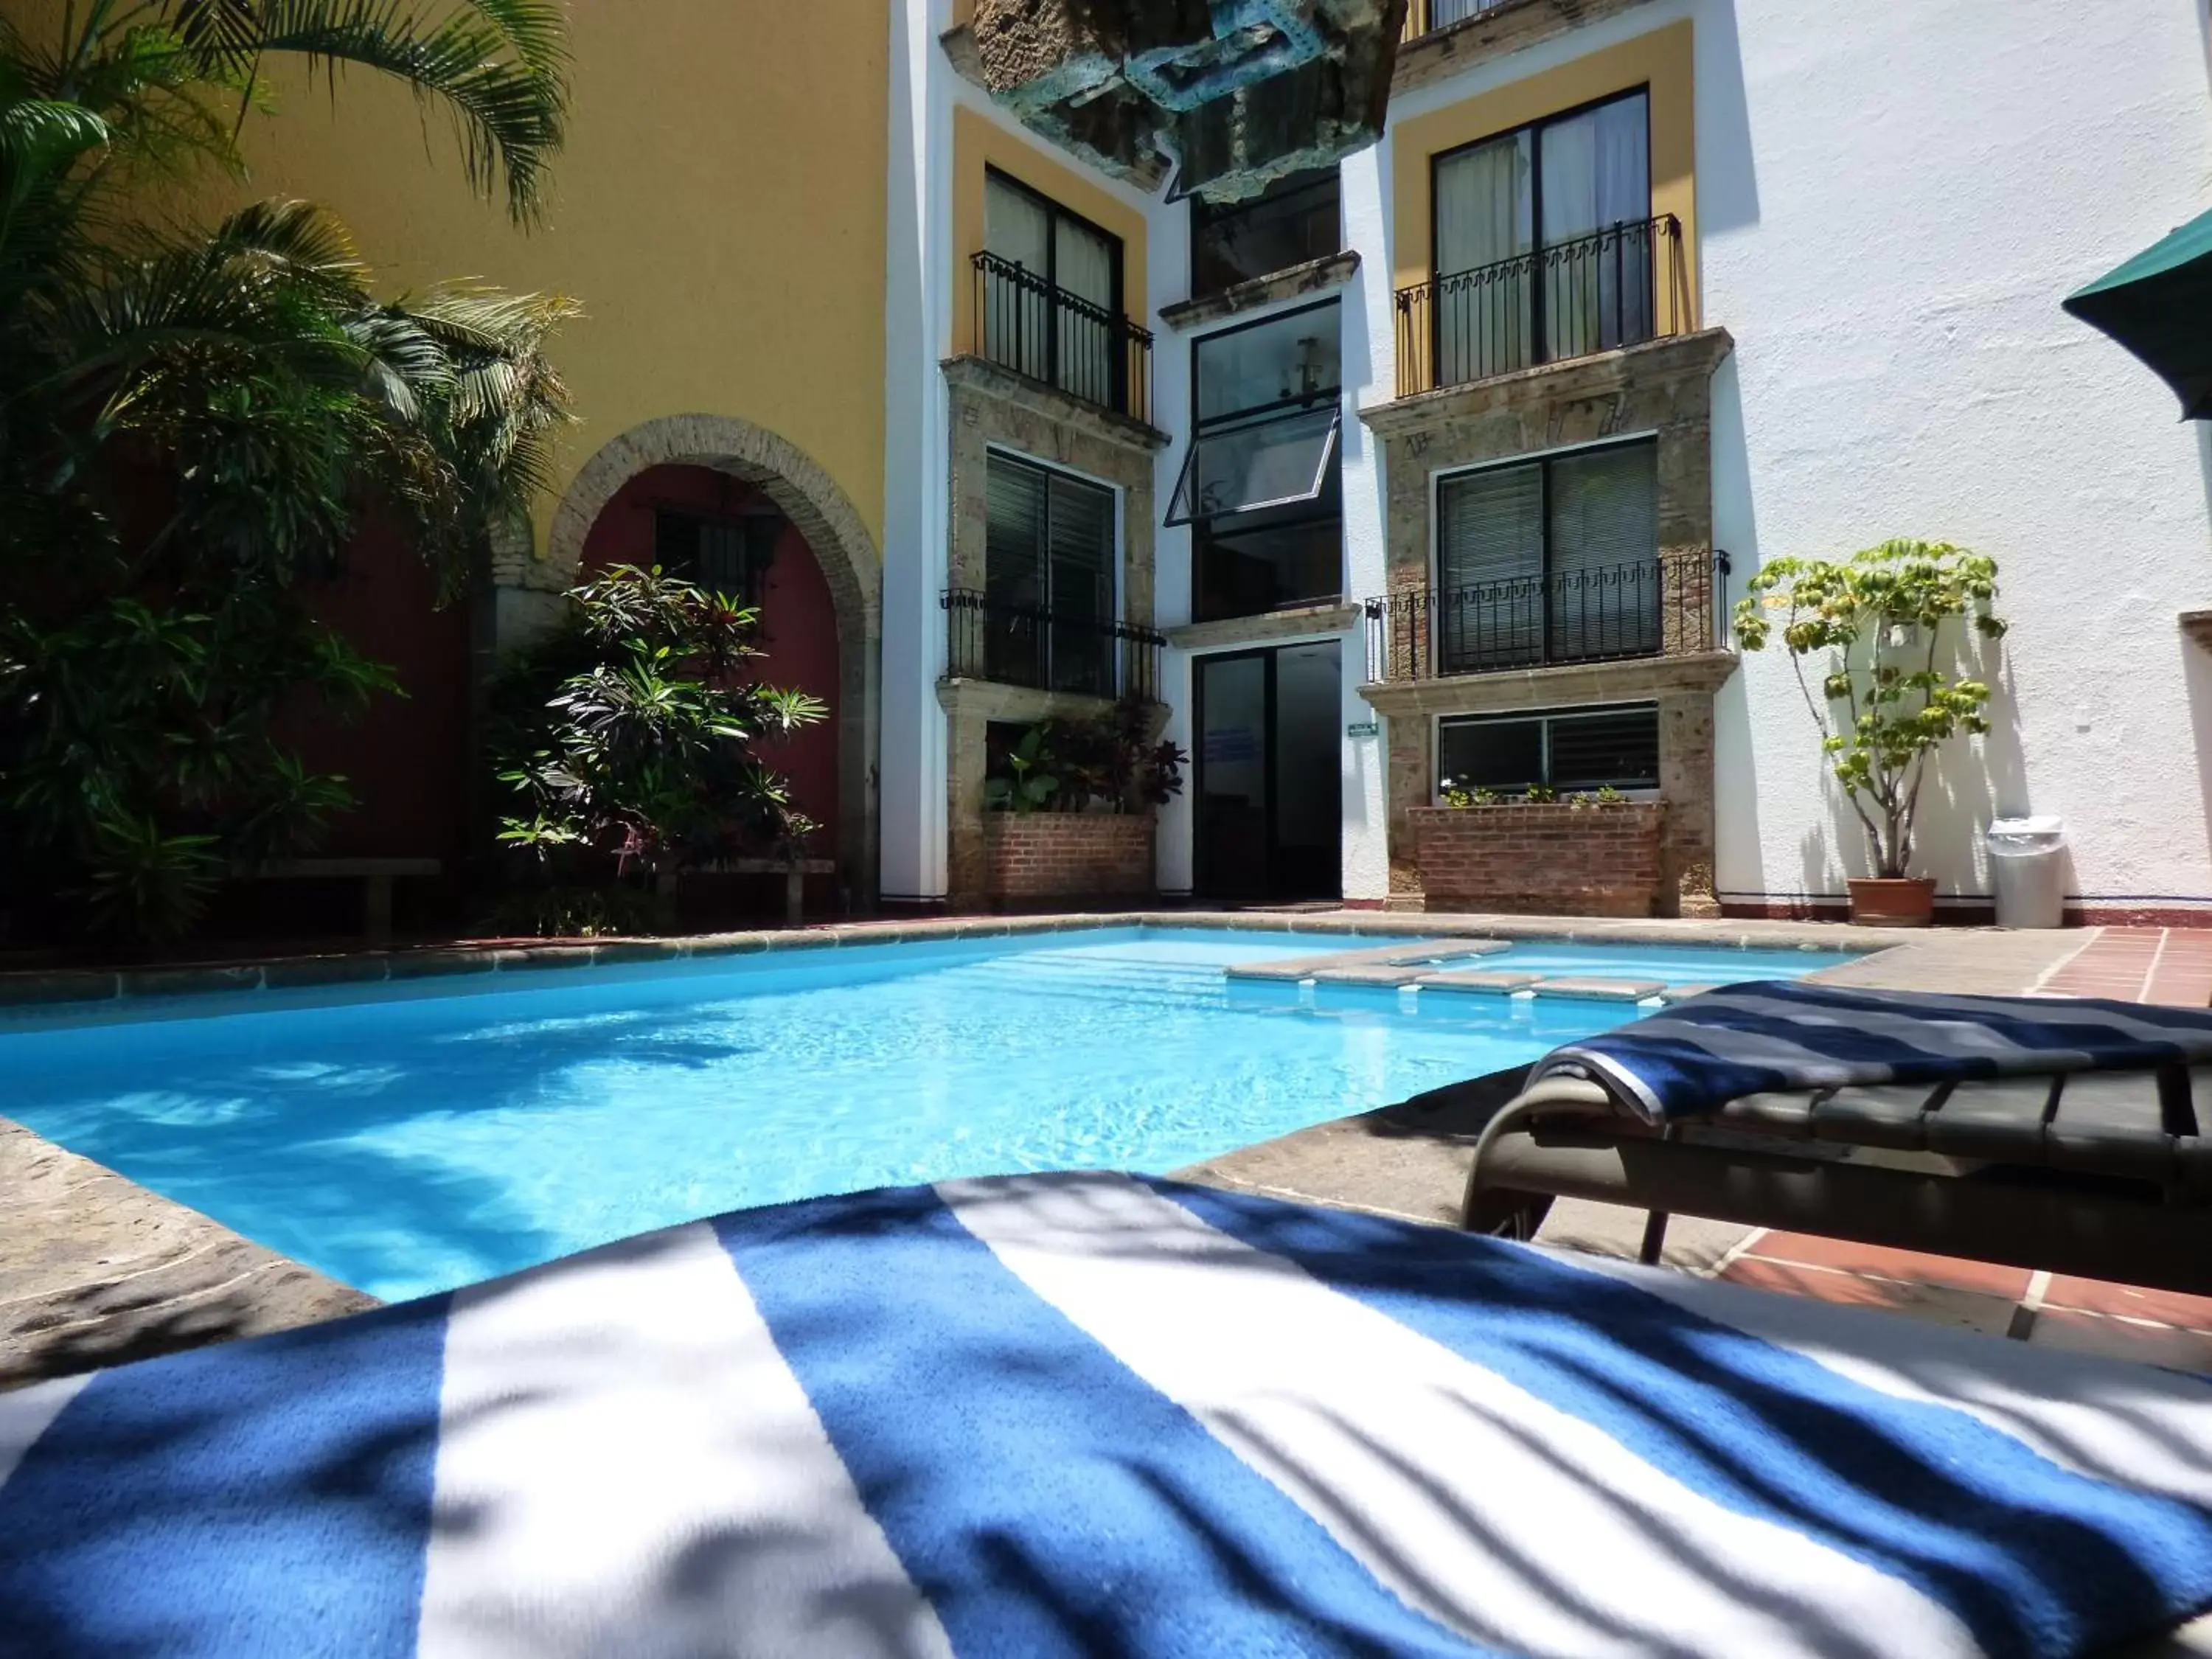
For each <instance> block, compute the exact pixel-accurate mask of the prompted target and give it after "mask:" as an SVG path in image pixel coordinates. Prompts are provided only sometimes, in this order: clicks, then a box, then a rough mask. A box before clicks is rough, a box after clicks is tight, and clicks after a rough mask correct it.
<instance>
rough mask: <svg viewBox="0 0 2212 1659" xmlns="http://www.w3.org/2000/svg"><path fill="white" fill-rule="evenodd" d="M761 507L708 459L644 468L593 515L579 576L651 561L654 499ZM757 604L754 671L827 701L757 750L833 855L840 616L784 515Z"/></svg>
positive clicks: (695, 507) (670, 503) (818, 842)
mask: <svg viewBox="0 0 2212 1659" xmlns="http://www.w3.org/2000/svg"><path fill="white" fill-rule="evenodd" d="M768 505H769V503H768V501H767V500H766V498H765V497H763V495H761V494H760V493H759V492H758V491H757V490H755V489H752V488H751V487H750V486H749V485H746V484H743V483H738V481H737V480H736V479H734V478H732V477H727V476H726V475H725V474H723V473H720V472H717V471H714V470H713V469H712V468H711V467H703V466H655V467H648V468H647V470H646V471H643V472H641V473H639V474H638V475H637V477H635V478H632V479H631V480H630V481H629V483H626V484H624V485H623V487H622V489H620V490H618V491H617V492H616V495H615V498H614V499H613V500H612V501H609V502H608V503H607V504H606V506H605V508H604V509H602V510H601V512H600V513H599V518H598V520H596V521H594V522H593V524H592V530H591V534H590V535H589V536H587V537H586V538H585V540H584V557H583V574H586V575H590V574H595V573H597V572H599V571H601V570H604V569H605V568H606V567H607V566H609V565H611V564H635V565H641V566H650V565H651V564H652V563H653V508H654V507H680V508H684V509H685V510H687V511H690V512H694V513H700V514H702V515H703V516H709V517H711V516H714V515H715V514H718V513H743V512H744V511H746V510H747V509H748V508H749V507H752V508H757V507H767V506H768ZM760 611H761V638H760V644H761V647H762V648H763V650H764V651H765V652H766V653H768V654H767V655H766V656H765V657H763V659H760V660H759V661H758V662H757V663H756V664H755V665H754V667H755V668H756V669H757V671H758V673H759V677H760V678H761V679H763V680H764V681H766V682H767V683H768V684H770V685H779V686H795V687H797V688H798V689H799V690H802V691H811V692H812V693H813V694H814V696H817V697H819V698H820V699H821V700H822V701H823V703H824V704H826V705H827V706H828V708H829V714H828V715H827V717H826V718H825V719H824V720H823V721H822V723H821V724H820V725H818V726H809V727H807V728H806V729H805V731H803V732H799V734H798V735H797V736H796V737H794V738H792V739H791V740H790V741H789V742H787V743H783V744H763V745H762V746H761V749H760V751H759V752H760V756H761V758H762V759H763V761H765V762H766V763H768V764H769V765H770V766H772V767H774V768H775V769H776V770H777V771H779V772H781V773H782V774H783V775H784V776H785V777H786V778H787V779H788V780H789V781H790V784H791V798H792V800H793V803H794V804H796V805H797V806H798V807H799V810H800V811H803V812H805V814H806V815H807V817H811V818H812V819H813V820H814V821H815V822H816V823H819V824H820V825H822V829H821V830H820V831H819V832H818V833H817V835H816V836H815V838H814V851H815V852H817V854H822V855H823V856H829V855H832V854H835V852H836V823H837V616H836V611H835V609H834V608H833V607H832V605H831V604H830V601H829V583H828V582H827V581H825V580H823V575H822V567H821V565H820V564H818V563H817V562H816V561H815V557H814V551H813V550H812V549H811V548H810V547H809V546H807V544H806V538H805V537H804V536H802V535H800V534H799V532H798V531H797V530H795V529H794V528H793V527H792V526H790V525H789V524H786V525H785V526H784V529H783V535H782V538H781V540H779V541H778V542H777V543H776V549H775V563H774V564H773V565H772V566H770V567H769V573H768V580H767V582H766V583H765V585H764V586H763V590H762V593H761V602H760Z"/></svg>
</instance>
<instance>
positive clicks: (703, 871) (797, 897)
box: [660, 859, 837, 927]
mask: <svg viewBox="0 0 2212 1659" xmlns="http://www.w3.org/2000/svg"><path fill="white" fill-rule="evenodd" d="M690 871H691V872H692V873H695V874H697V875H702V876H781V877H782V878H783V919H784V921H786V922H787V923H789V924H790V925H791V926H792V927H798V926H799V922H800V921H801V920H802V919H803V917H804V916H805V909H806V878H807V877H809V876H834V875H836V873H837V860H835V859H716V860H714V861H713V862H712V863H709V864H695V865H692V866H690ZM660 890H661V891H662V892H664V893H672V892H674V891H675V890H676V874H675V872H669V873H666V874H664V875H663V876H662V877H661V883H660Z"/></svg>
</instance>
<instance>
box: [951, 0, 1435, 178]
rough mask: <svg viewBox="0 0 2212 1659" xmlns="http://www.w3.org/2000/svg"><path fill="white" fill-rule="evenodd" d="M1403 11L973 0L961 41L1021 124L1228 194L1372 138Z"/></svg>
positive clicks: (1251, 1) (1379, 5) (1257, 2)
mask: <svg viewBox="0 0 2212 1659" xmlns="http://www.w3.org/2000/svg"><path fill="white" fill-rule="evenodd" d="M1405 21H1406V0H976V3H975V21H974V23H973V25H972V33H971V40H972V46H973V63H974V65H975V72H976V74H977V75H978V76H979V78H980V79H981V82H982V83H983V85H984V87H985V88H987V90H988V91H989V92H990V94H991V95H992V97H993V98H994V99H995V100H998V102H999V103H1000V104H1001V105H1003V106H1005V107H1006V109H1007V110H1009V111H1010V112H1012V113H1013V114H1014V115H1015V116H1016V117H1017V118H1019V119H1020V120H1021V122H1022V123H1023V124H1024V125H1026V126H1028V127H1029V128H1030V129H1031V130H1032V131H1036V132H1037V133H1039V134H1041V135H1042V136H1043V137H1047V138H1049V139H1050V140H1052V142H1053V143H1056V144H1060V145H1061V146H1063V147H1064V148H1066V149H1071V150H1073V151H1074V152H1075V153H1076V154H1078V155H1081V156H1083V157H1084V158H1085V160H1087V161H1091V162H1092V163H1093V164H1094V165H1096V166H1097V167H1101V168H1103V169H1104V170H1105V171H1106V172H1108V173H1113V174H1115V176H1116V177H1119V178H1122V179H1128V180H1129V181H1131V182H1132V183H1134V184H1137V185H1141V186H1142V187H1144V188H1146V189H1148V190H1149V189H1154V188H1157V187H1158V185H1159V184H1160V182H1161V180H1162V179H1164V178H1165V177H1166V176H1167V173H1168V170H1169V168H1170V167H1171V166H1172V167H1177V168H1178V169H1179V172H1178V180H1177V188H1178V191H1180V192H1181V193H1184V194H1191V195H1200V196H1203V197H1206V199H1208V200H1209V201H1215V202H1231V201H1237V200H1240V199H1243V198H1244V197H1251V196H1255V195H1257V194H1258V193H1259V192H1260V191H1262V190H1264V189H1266V188H1267V185H1270V184H1272V183H1273V182H1274V181H1275V180H1277V179H1284V178H1287V177H1289V176H1290V175H1291V174H1292V173H1301V172H1304V171H1305V170H1306V169H1308V168H1310V167H1326V166H1328V165H1330V164H1332V163H1334V162H1335V161H1338V160H1339V159H1340V158H1341V157H1343V156H1345V155H1350V154H1351V153H1352V152H1353V151H1354V150H1357V149H1364V147H1365V146H1367V145H1369V144H1371V143H1374V142H1375V140H1376V137H1379V136H1380V135H1381V133H1382V131H1383V115H1384V113H1385V111H1386V109H1387V107H1388V105H1389V94H1390V73H1391V70H1392V68H1393V67H1394V66H1395V63H1396V61H1397V49H1398V38H1399V35H1400V34H1401V32H1402V31H1403V29H1404V27H1405ZM950 44H951V43H950V42H949V41H948V45H950ZM960 44H961V50H960V52H959V54H958V56H959V57H960V58H966V57H967V51H966V48H967V46H969V42H962V43H960Z"/></svg>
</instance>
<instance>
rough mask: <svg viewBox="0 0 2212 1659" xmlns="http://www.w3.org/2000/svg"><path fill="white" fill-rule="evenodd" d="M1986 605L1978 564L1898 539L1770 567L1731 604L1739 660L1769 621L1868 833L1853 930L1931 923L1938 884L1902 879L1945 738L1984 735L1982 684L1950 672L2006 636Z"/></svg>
mask: <svg viewBox="0 0 2212 1659" xmlns="http://www.w3.org/2000/svg"><path fill="white" fill-rule="evenodd" d="M1996 594H1997V566H1996V560H1994V559H1992V558H1990V557H1989V556H1986V555H1985V554H1980V553H1976V552H1972V551H1971V550H1968V549H1966V548H1963V547H1957V546H1954V545H1953V544H1950V543H1948V542H1921V541H1905V540H1899V541H1887V542H1884V543H1882V544H1881V545H1880V546H1878V547H1870V548H1868V549H1867V550H1865V551H1863V552H1861V553H1855V554H1853V555H1852V556H1850V558H1848V559H1842V560H1828V559H1777V560H1775V561H1774V562H1771V563H1770V564H1768V565H1767V566H1765V568H1763V569H1761V570H1760V571H1759V574H1757V575H1755V576H1753V578H1752V579H1751V584H1750V592H1748V593H1747V595H1746V596H1745V597H1744V599H1742V600H1741V602H1740V603H1739V604H1738V605H1737V606H1736V610H1735V632H1736V638H1737V640H1738V641H1741V644H1742V645H1743V647H1744V648H1745V649H1746V650H1747V651H1759V650H1763V649H1765V647H1766V645H1767V644H1768V642H1769V641H1770V640H1771V639H1772V638H1774V637H1775V630H1776V628H1777V622H1776V617H1779V618H1780V621H1779V628H1780V638H1781V641H1782V643H1783V645H1784V648H1786V649H1787V650H1788V651H1789V653H1790V665H1791V667H1792V668H1794V669H1795V670H1796V674H1797V683H1798V685H1799V688H1800V689H1801V690H1802V691H1803V692H1804V694H1805V704H1806V707H1807V708H1809V709H1810V710H1811V711H1812V714H1813V719H1814V724H1815V725H1817V726H1819V727H1820V731H1821V734H1822V736H1821V744H1820V746H1821V750H1822V751H1823V752H1824V753H1825V754H1826V755H1827V756H1828V757H1829V763H1830V768H1831V769H1832V771H1833V773H1834V775H1835V778H1836V781H1837V782H1838V783H1839V784H1841V785H1842V786H1843V789H1844V799H1846V800H1848V801H1849V802H1850V806H1851V811H1853V812H1854V813H1856V814H1857V817H1858V820H1859V823H1860V824H1861V826H1862V827H1863V829H1865V831H1866V836H1867V842H1868V847H1869V851H1870V852H1871V853H1872V854H1873V857H1874V865H1875V873H1874V875H1873V876H1872V877H1871V878H1857V877H1855V878H1852V879H1851V881H1850V890H1851V918H1852V920H1853V921H1868V922H1875V923H1881V924H1886V925H1889V926H1897V927H1917V926H1925V925H1926V924H1927V922H1928V921H1929V920H1930V918H1931V917H1932V915H1933V914H1934V908H1935V898H1936V884H1935V883H1934V882H1932V881H1929V880H1925V879H1923V878H1916V877H1913V876H1911V875H1910V874H1909V873H1908V872H1909V871H1910V870H1911V863H1912V834H1913V829H1914V826H1915V824H1916V823H1917V818H1918V816H1919V811H1920V791H1921V788H1922V787H1923V785H1924V784H1925V783H1926V781H1927V778H1928V774H1929V769H1930V768H1931V766H1932V765H1933V764H1934V763H1935V762H1936V759H1937V757H1938V755H1939V751H1941V750H1942V749H1943V748H1944V746H1945V745H1946V744H1948V743H1949V742H1950V741H1951V739H1952V738H1954V737H1956V736H1958V735H1960V733H1962V732H1963V733H1965V734H1966V735H1968V736H1972V737H1978V736H1980V735H1982V734H1983V733H1984V732H1987V731H1988V730H1989V729H1990V722H1989V719H1988V717H1987V715H1986V714H1984V712H1983V711H1984V708H1986V707H1987V705H1988V703H1989V700H1990V689H1989V686H1988V685H1987V684H1985V683H1984V682H1983V681H1981V680H1978V679H1968V678H1965V676H1964V675H1963V674H1962V673H1960V671H1959V667H1960V650H1961V647H1964V646H1966V645H1969V644H1974V645H1977V646H1978V642H1979V641H1984V640H1987V641H1995V640H1998V639H2002V637H2003V636H2004V632H2005V624H2004V623H2002V621H2000V620H1999V619H1998V617H1996V614H1995V611H1994V610H1993V607H1994V605H1996ZM1815 658H1817V659H1820V669H1821V672H1820V694H1819V695H1818V696H1815V695H1814V687H1813V682H1812V678H1811V674H1810V671H1808V668H1807V663H1808V659H1815Z"/></svg>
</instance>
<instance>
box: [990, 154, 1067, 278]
mask: <svg viewBox="0 0 2212 1659" xmlns="http://www.w3.org/2000/svg"><path fill="white" fill-rule="evenodd" d="M983 246H984V247H985V248H987V250H989V251H990V252H993V253H995V254H997V255H998V256H999V258H1001V259H1006V260H1010V261H1012V263H1013V264H1018V265H1026V266H1027V267H1029V269H1030V270H1033V271H1035V272H1036V274H1037V275H1038V276H1044V275H1045V274H1046V273H1047V272H1048V271H1049V270H1051V269H1052V212H1051V210H1050V209H1048V208H1047V207H1046V206H1045V204H1043V202H1042V201H1040V200H1039V199H1038V198H1037V197H1034V196H1032V195H1030V193H1029V191H1025V190H1024V189H1022V188H1021V187H1020V186H1019V185H1015V184H1013V183H1012V182H1010V181H1009V180H1007V179H1001V178H1000V177H999V175H998V174H997V173H987V174H986V175H985V176H984V179H983Z"/></svg>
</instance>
